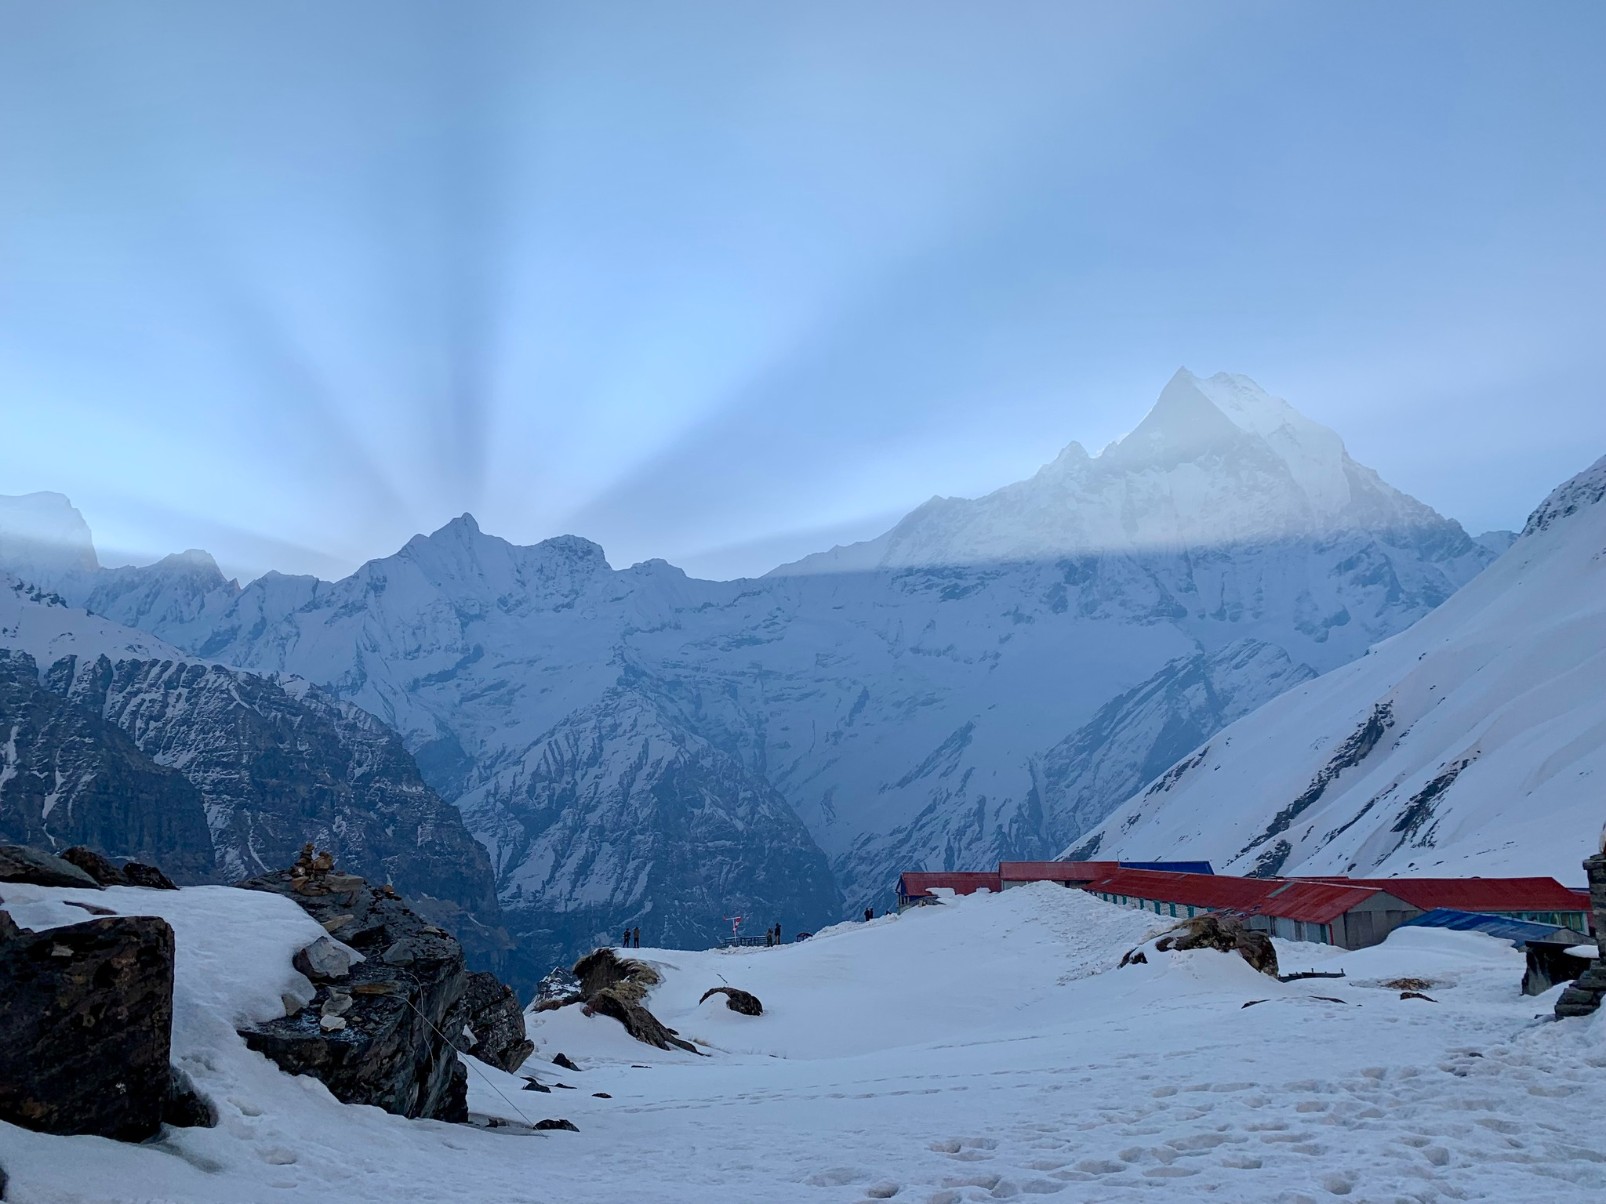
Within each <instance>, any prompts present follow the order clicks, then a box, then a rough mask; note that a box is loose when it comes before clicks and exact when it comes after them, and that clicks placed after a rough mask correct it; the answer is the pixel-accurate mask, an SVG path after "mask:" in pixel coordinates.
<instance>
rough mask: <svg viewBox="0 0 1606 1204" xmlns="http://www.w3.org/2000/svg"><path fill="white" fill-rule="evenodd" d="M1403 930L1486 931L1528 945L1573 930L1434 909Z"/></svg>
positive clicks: (1470, 912) (1473, 912)
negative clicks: (1446, 929)
mask: <svg viewBox="0 0 1606 1204" xmlns="http://www.w3.org/2000/svg"><path fill="white" fill-rule="evenodd" d="M1401 927H1402V928H1413V927H1414V928H1454V929H1456V930H1458V931H1460V932H1486V933H1488V934H1489V935H1490V936H1493V937H1499V938H1500V939H1501V940H1506V941H1510V942H1511V943H1512V944H1513V945H1525V944H1527V943H1528V942H1529V941H1543V940H1552V939H1554V938H1555V937H1556V936H1557V935H1558V934H1560V933H1565V932H1570V931H1571V929H1567V928H1558V927H1557V926H1556V925H1554V924H1534V923H1531V922H1530V921H1528V920H1513V919H1512V918H1511V917H1509V916H1492V915H1485V914H1484V913H1482V912H1476V911H1456V910H1455V909H1453V908H1450V907H1435V908H1434V909H1433V910H1432V911H1425V912H1423V913H1422V914H1421V915H1419V916H1417V917H1416V918H1415V919H1411V920H1407V921H1405V923H1404V924H1402V925H1401Z"/></svg>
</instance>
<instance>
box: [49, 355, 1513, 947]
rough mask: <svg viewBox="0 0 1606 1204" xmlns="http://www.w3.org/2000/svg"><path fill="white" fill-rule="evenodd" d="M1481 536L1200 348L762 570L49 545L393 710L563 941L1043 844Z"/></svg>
mask: <svg viewBox="0 0 1606 1204" xmlns="http://www.w3.org/2000/svg"><path fill="white" fill-rule="evenodd" d="M734 500H735V499H733V501H734ZM62 504H63V505H64V504H65V501H64V499H63V501H62ZM63 521H65V520H63ZM1494 555H1495V552H1494V550H1492V548H1491V547H1490V546H1486V544H1485V543H1481V542H1478V541H1474V540H1473V539H1471V538H1470V537H1469V536H1468V535H1467V533H1466V532H1465V531H1463V530H1462V529H1461V527H1460V526H1459V525H1458V524H1456V523H1455V522H1453V521H1451V520H1449V519H1446V518H1444V517H1442V516H1440V515H1438V514H1437V513H1435V512H1434V511H1433V510H1432V509H1431V508H1429V507H1427V506H1425V505H1423V504H1422V503H1421V502H1419V501H1417V500H1415V499H1413V498H1411V497H1409V496H1407V495H1405V494H1403V493H1401V492H1399V491H1398V490H1395V489H1393V488H1392V487H1390V486H1389V485H1388V484H1387V483H1385V482H1384V481H1382V480H1381V479H1380V478H1379V477H1378V476H1377V474H1376V473H1374V472H1372V471H1371V470H1369V469H1367V468H1365V467H1364V466H1362V465H1360V464H1357V463H1356V462H1355V461H1354V460H1353V459H1351V458H1350V457H1349V455H1348V453H1347V452H1346V451H1345V449H1344V445H1343V442H1342V440H1341V439H1340V438H1339V437H1338V435H1336V434H1335V433H1334V432H1332V431H1330V430H1328V429H1327V428H1325V427H1323V426H1321V425H1319V424H1317V423H1315V422H1312V421H1311V420H1309V419H1308V418H1305V417H1304V416H1302V415H1301V414H1299V412H1298V411H1297V410H1295V409H1294V408H1293V407H1292V406H1290V405H1288V403H1286V402H1284V401H1281V400H1279V399H1276V398H1273V397H1271V396H1269V395H1268V394H1266V393H1265V392H1264V391H1263V390H1261V389H1260V388H1259V387H1258V386H1256V385H1255V384H1254V383H1253V382H1252V381H1250V380H1248V379H1247V378H1246V377H1241V376H1229V375H1225V374H1222V375H1217V376H1214V377H1210V378H1208V379H1201V378H1198V377H1196V376H1194V375H1192V374H1191V373H1188V372H1187V371H1185V370H1183V371H1179V372H1178V373H1177V374H1176V376H1175V377H1174V378H1173V379H1172V380H1171V381H1170V382H1169V383H1168V384H1167V385H1166V387H1165V388H1164V390H1163V391H1162V393H1161V395H1160V398H1159V400H1158V402H1157V403H1156V404H1155V405H1154V406H1153V408H1152V409H1151V410H1150V412H1149V413H1148V415H1147V416H1146V417H1145V418H1144V419H1143V420H1142V421H1141V422H1140V423H1139V424H1138V425H1137V426H1136V427H1135V429H1134V430H1133V431H1132V433H1131V434H1129V435H1128V436H1127V437H1125V438H1124V439H1122V440H1120V441H1118V442H1116V443H1114V444H1112V445H1111V446H1110V447H1108V448H1106V449H1105V450H1104V451H1103V452H1101V453H1100V454H1099V455H1097V456H1090V455H1088V454H1087V453H1086V452H1085V451H1084V450H1083V449H1082V448H1081V447H1080V446H1079V445H1076V444H1071V445H1070V446H1069V447H1067V448H1066V449H1065V451H1064V452H1063V453H1061V455H1060V456H1059V457H1058V458H1057V459H1056V460H1055V461H1054V462H1053V463H1051V464H1049V465H1047V466H1045V467H1044V468H1043V469H1042V470H1041V471H1039V472H1038V473H1037V474H1036V475H1035V476H1033V477H1032V478H1031V479H1029V480H1026V481H1022V482H1019V483H1017V484H1014V485H1009V486H1006V487H1004V488H1003V489H1000V490H997V491H995V492H994V493H991V494H989V495H987V496H985V497H982V498H979V499H976V500H964V499H933V501H931V502H929V503H927V504H926V505H924V506H922V507H920V508H919V509H917V510H916V511H914V512H913V513H911V514H910V515H909V516H907V517H906V518H905V519H903V520H902V521H901V522H899V523H898V524H897V525H896V526H894V527H893V528H892V529H891V530H890V531H888V532H887V533H885V534H884V535H882V536H881V537H879V538H877V539H875V540H871V541H868V542H866V543H863V544H857V545H852V546H850V547H845V548H836V549H833V550H831V551H829V552H824V553H820V554H817V555H814V556H810V557H806V558H804V559H803V560H801V561H798V562H796V563H794V564H790V565H786V566H782V567H781V568H778V569H776V570H775V571H774V572H772V573H771V574H769V575H768V576H766V577H764V578H761V579H757V580H740V581H729V582H718V581H699V580H694V579H691V578H688V577H687V576H686V575H685V574H684V573H682V572H680V571H679V570H678V569H675V568H674V567H672V566H670V565H668V564H666V563H664V562H662V561H647V562H643V563H641V564H637V565H634V566H632V567H630V568H626V569H614V568H612V567H611V566H610V565H609V564H608V563H607V560H606V559H605V556H604V553H603V551H602V549H601V548H599V547H598V546H597V545H595V544H593V543H591V542H589V541H587V540H585V539H582V538H579V537H576V536H562V537H559V538H555V539H549V540H545V541H543V542H541V543H539V544H535V545H533V546H528V547H521V546H516V545H513V544H510V543H507V542H506V541H504V540H501V539H498V538H496V537H495V536H492V535H488V534H486V533H484V532H483V531H481V530H480V529H479V526H478V525H477V523H476V522H475V521H474V520H473V518H472V517H471V516H468V515H464V516H462V517H461V518H459V519H456V520H454V521H452V522H451V523H448V524H447V525H446V526H444V527H442V528H441V529H440V530H438V531H436V532H434V533H433V534H430V535H420V536H418V537H416V538H414V539H412V540H411V541H409V542H408V543H407V545H406V546H405V547H403V548H402V549H400V550H399V551H398V552H396V553H395V554H394V555H392V556H388V557H384V558H381V559H378V560H374V561H371V562H369V563H367V564H365V565H363V566H362V567H361V568H360V569H359V570H358V571H357V572H355V573H353V574H352V575H351V576H349V577H347V578H344V579H342V580H339V581H333V582H328V581H321V580H317V579H315V578H311V577H288V576H283V575H280V574H274V573H269V574H267V575H265V576H263V577H261V578H259V579H258V580H256V581H253V582H251V583H250V584H249V585H247V586H246V587H244V588H243V589H241V588H239V587H237V586H236V585H235V584H234V583H232V582H228V581H225V580H224V579H223V576H222V574H221V573H219V572H218V571H217V569H216V566H215V565H212V564H211V563H210V561H209V560H208V559H206V558H204V557H203V556H201V555H198V554H186V555H185V556H183V557H178V558H169V559H168V560H165V561H162V562H160V563H159V564H157V565H154V566H150V567H149V568H142V569H121V570H110V571H108V570H104V569H96V568H93V567H91V566H88V565H87V564H86V563H80V562H78V561H74V562H72V563H56V564H53V565H47V566H46V567H50V568H52V569H53V571H54V572H55V576H54V578H53V579H52V580H51V581H50V582H49V584H50V585H51V588H54V589H57V590H59V591H61V592H62V593H63V594H64V595H65V596H66V597H68V598H69V600H71V601H72V602H74V603H75V604H77V605H80V606H88V607H89V608H90V609H92V610H94V611H95V612H96V613H97V614H99V615H102V616H106V617H109V618H113V619H115V620H117V621H118V622H119V623H123V624H128V625H131V626H134V627H138V628H142V629H144V630H146V631H149V632H151V633H153V634H155V635H157V636H159V637H160V638H161V639H163V640H166V641H168V642H169V643H171V644H173V645H174V646H176V647H177V648H179V649H182V650H183V651H184V653H186V654H187V655H190V656H195V657H202V658H206V659H208V660H212V661H218V662H222V663H224V664H228V665H231V666H236V667H238V668H241V669H245V670H249V671H251V672H253V673H257V674H267V675H293V676H295V677H297V678H302V679H305V680H307V681H310V682H313V683H316V684H317V686H318V687H319V688H320V689H322V690H324V691H327V692H328V693H329V694H331V695H333V696H334V697H336V698H339V699H342V700H345V701H347V702H350V703H354V704H356V705H357V706H359V707H361V708H363V709H364V710H365V711H367V712H369V713H371V714H372V715H374V716H377V717H378V718H379V719H380V720H382V721H383V722H384V723H386V724H388V725H390V726H391V727H393V728H394V729H395V730H396V731H397V732H398V733H400V735H401V737H402V739H403V741H404V743H405V744H406V746H407V748H408V749H409V750H410V751H411V752H412V753H413V755H414V756H415V757H416V759H417V761H418V764H419V767H420V769H421V770H422V772H423V774H424V777H425V779H426V780H427V781H428V783H429V785H430V786H431V787H432V788H433V789H434V790H436V791H438V792H439V794H440V795H441V796H442V797H443V798H445V799H447V800H448V801H450V802H453V803H455V804H456V805H457V807H458V808H459V809H460V811H461V813H462V815H463V816H464V818H465V820H466V821H467V823H468V825H469V829H470V830H471V831H472V832H473V834H474V835H475V837H476V838H477V839H478V840H479V841H480V842H481V843H482V844H483V845H484V846H485V848H486V849H487V850H488V852H489V854H490V858H491V862H492V864H493V866H494V870H495V875H496V882H497V889H498V893H499V897H500V900H501V905H502V908H503V910H504V912H505V913H506V915H507V916H508V922H509V926H510V928H511V930H512V931H513V932H514V934H515V937H516V938H517V939H520V940H521V941H524V942H526V943H528V944H530V945H532V946H535V947H539V949H540V950H542V951H543V952H544V953H549V954H550V955H551V956H552V958H553V959H554V960H555V959H557V958H558V957H560V956H566V955H567V954H568V952H569V951H572V950H574V949H579V948H581V947H583V946H587V945H588V943H589V942H593V941H596V940H598V939H601V938H604V937H607V936H608V935H609V934H611V933H613V932H615V930H616V929H618V928H620V927H623V926H624V925H626V924H630V925H636V924H639V925H640V926H641V927H642V929H643V933H644V935H650V937H651V939H653V940H655V941H662V942H665V943H674V942H681V941H685V942H691V943H696V942H700V941H706V940H708V939H710V938H711V937H712V936H713V935H715V934H716V932H717V931H718V929H719V928H720V927H721V926H722V919H723V917H724V916H728V915H731V914H736V913H737V911H738V910H740V911H741V913H742V914H749V915H756V916H757V917H758V919H759V921H760V922H762V923H765V924H767V923H771V922H774V921H780V922H782V923H783V924H785V925H786V926H787V928H788V929H790V930H795V929H796V928H798V927H811V926H814V925H816V924H818V923H822V922H825V921H827V920H830V919H833V918H836V917H837V916H839V915H840V914H842V911H843V908H844V906H845V907H846V908H847V909H848V910H850V911H851V910H853V909H856V908H858V907H862V906H864V905H867V904H876V905H884V904H885V902H886V900H887V897H888V891H889V889H890V886H891V883H892V881H893V878H894V876H895V875H896V873H897V872H898V871H900V870H903V869H909V868H920V867H929V868H937V867H961V868H962V867H968V866H974V865H984V864H987V863H989V862H991V861H993V860H995V859H997V858H999V857H1028V858H1029V857H1040V856H1047V855H1051V854H1053V853H1054V852H1057V851H1058V850H1060V849H1062V848H1064V847H1066V845H1067V844H1069V843H1070V842H1072V841H1074V840H1075V839H1076V838H1077V837H1078V836H1080V835H1081V834H1082V833H1083V832H1084V831H1086V830H1087V829H1089V828H1090V827H1092V826H1094V825H1096V824H1097V823H1098V822H1099V821H1100V820H1102V819H1103V818H1104V817H1105V816H1106V815H1107V814H1108V813H1109V811H1110V810H1111V809H1112V808H1114V807H1116V806H1117V805H1119V804H1120V803H1121V802H1122V801H1123V800H1124V799H1125V798H1126V797H1128V795H1129V794H1130V793H1131V791H1132V790H1133V789H1134V788H1135V787H1136V786H1137V785H1139V784H1141V783H1142V782H1143V781H1145V780H1147V778H1148V777H1149V776H1152V774H1153V773H1154V772H1156V770H1157V769H1158V768H1161V767H1163V766H1165V765H1167V764H1169V763H1170V762H1171V761H1172V760H1174V759H1175V757H1176V756H1177V755H1179V754H1180V753H1181V752H1183V751H1185V750H1186V749H1187V748H1190V747H1192V746H1193V745H1194V744H1196V743H1197V742H1198V741H1200V740H1202V739H1204V738H1206V737H1208V736H1209V735H1211V734H1212V733H1214V732H1215V731H1216V730H1217V729H1219V728H1220V727H1221V726H1222V725H1224V724H1227V723H1230V722H1232V721H1233V720H1235V719H1238V718H1240V717H1241V716H1242V715H1244V714H1246V713H1247V712H1248V711H1250V710H1252V709H1253V708H1254V707H1256V706H1258V705H1260V704H1262V703H1264V702H1266V701H1268V700H1270V699H1271V698H1273V697H1275V696H1277V695H1278V694H1280V693H1281V692H1283V691H1284V690H1287V689H1288V688H1289V687H1291V686H1293V685H1296V684H1298V683H1299V682H1301V681H1304V680H1307V679H1308V678H1310V677H1311V676H1313V675H1314V674H1317V673H1324V672H1327V671H1329V670H1332V669H1335V668H1337V667H1338V666H1341V665H1343V664H1345V663H1347V662H1349V661H1352V660H1354V659H1355V658H1357V657H1359V656H1361V655H1362V654H1363V653H1364V652H1365V651H1366V649H1367V648H1368V647H1369V646H1371V645H1372V644H1374V643H1376V642H1377V641H1378V640H1381V639H1384V638H1386V637H1388V636H1391V635H1394V634H1396V633H1397V632H1400V631H1402V630H1404V629H1405V628H1407V627H1409V626H1410V625H1411V624H1412V623H1414V622H1415V621H1416V620H1417V619H1419V618H1421V617H1422V616H1423V615H1424V614H1427V613H1428V612H1429V611H1431V610H1432V609H1433V608H1435V607H1436V606H1438V605H1440V604H1441V603H1442V602H1444V601H1445V599H1447V598H1449V597H1450V596H1451V595H1452V594H1453V593H1454V592H1455V591H1456V590H1457V589H1458V588H1459V587H1461V586H1462V585H1463V584H1465V583H1466V582H1467V581H1468V580H1470V579H1471V578H1473V577H1474V576H1476V575H1477V574H1478V573H1479V572H1480V571H1481V570H1482V569H1483V567H1484V566H1485V565H1486V564H1488V563H1489V562H1490V561H1491V560H1492V559H1493V558H1494ZM81 559H82V558H81V557H80V558H79V560H81Z"/></svg>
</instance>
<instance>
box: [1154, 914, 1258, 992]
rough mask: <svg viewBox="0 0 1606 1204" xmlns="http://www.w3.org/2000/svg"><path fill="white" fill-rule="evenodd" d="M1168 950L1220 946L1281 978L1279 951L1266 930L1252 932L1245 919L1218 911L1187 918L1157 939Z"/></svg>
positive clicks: (1161, 947)
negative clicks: (1218, 913)
mask: <svg viewBox="0 0 1606 1204" xmlns="http://www.w3.org/2000/svg"><path fill="white" fill-rule="evenodd" d="M1154 947H1155V948H1156V949H1158V950H1160V951H1161V952H1165V951H1166V950H1170V949H1176V950H1179V951H1181V950H1186V949H1216V950H1219V951H1220V952H1222V953H1236V954H1238V956H1240V957H1242V958H1243V959H1244V961H1246V962H1248V963H1249V964H1250V965H1251V966H1252V967H1254V968H1255V969H1256V970H1259V971H1260V972H1261V973H1262V974H1269V975H1271V976H1272V977H1273V978H1275V977H1277V950H1276V948H1275V947H1274V946H1273V945H1272V943H1271V938H1270V937H1269V936H1267V935H1266V934H1265V933H1264V932H1251V931H1250V930H1249V929H1247V928H1245V927H1244V925H1243V921H1242V920H1239V919H1236V918H1235V917H1233V916H1226V915H1216V914H1214V913H1211V914H1208V915H1202V916H1194V917H1193V919H1191V920H1184V921H1183V922H1182V923H1180V924H1178V925H1177V926H1176V927H1175V928H1172V929H1171V930H1170V931H1169V932H1167V933H1165V934H1164V935H1163V936H1161V937H1160V939H1159V940H1157V941H1155V942H1154Z"/></svg>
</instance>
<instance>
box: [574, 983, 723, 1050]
mask: <svg viewBox="0 0 1606 1204" xmlns="http://www.w3.org/2000/svg"><path fill="white" fill-rule="evenodd" d="M585 1010H586V1015H588V1016H590V1015H599V1016H612V1017H613V1018H614V1019H615V1020H617V1021H618V1022H619V1023H620V1024H622V1025H624V1026H625V1032H627V1033H629V1034H630V1035H631V1036H632V1037H634V1038H635V1039H636V1040H637V1041H641V1042H644V1043H645V1044H647V1045H655V1046H657V1047H658V1048H659V1049H671V1048H674V1049H684V1050H686V1051H687V1052H688V1053H697V1052H698V1050H697V1047H696V1046H695V1045H693V1044H692V1043H691V1042H690V1041H684V1040H682V1039H681V1037H680V1035H679V1034H678V1033H677V1032H676V1031H675V1030H674V1029H672V1028H669V1027H668V1026H666V1025H665V1024H664V1023H663V1022H662V1021H660V1020H659V1019H658V1017H656V1016H654V1015H653V1014H652V1013H651V1012H649V1011H648V1010H647V1009H646V1008H645V1007H643V1006H642V1005H641V1004H639V1003H635V1002H632V1001H630V1000H628V999H626V998H624V997H623V996H622V995H620V994H619V992H618V990H617V989H616V988H614V987H608V988H607V989H606V990H602V991H598V992H597V993H596V994H595V995H592V996H591V997H590V998H589V999H587V1000H586V1001H585Z"/></svg>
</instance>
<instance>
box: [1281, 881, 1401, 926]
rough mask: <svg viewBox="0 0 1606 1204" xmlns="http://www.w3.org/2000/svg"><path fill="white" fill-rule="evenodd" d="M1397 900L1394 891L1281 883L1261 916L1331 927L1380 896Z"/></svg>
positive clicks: (1363, 887)
mask: <svg viewBox="0 0 1606 1204" xmlns="http://www.w3.org/2000/svg"><path fill="white" fill-rule="evenodd" d="M1387 895H1392V896H1393V899H1392V901H1393V902H1400V901H1401V900H1400V897H1399V896H1398V895H1395V894H1394V892H1393V891H1385V890H1381V889H1379V888H1377V887H1374V886H1351V885H1348V884H1343V883H1336V882H1284V883H1282V884H1281V885H1280V886H1279V887H1278V888H1277V889H1276V890H1274V891H1272V892H1271V894H1269V895H1267V896H1266V901H1265V903H1264V904H1263V905H1262V906H1261V909H1260V910H1261V914H1262V915H1268V916H1277V917H1280V918H1282V919H1285V920H1303V921H1305V923H1307V924H1331V923H1332V922H1333V921H1334V920H1336V919H1338V917H1339V916H1341V915H1343V914H1344V913H1345V912H1347V911H1349V910H1350V909H1351V908H1354V907H1357V906H1359V905H1360V904H1362V903H1365V902H1366V901H1367V900H1369V899H1375V898H1378V897H1379V896H1387Z"/></svg>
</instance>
